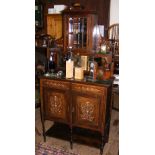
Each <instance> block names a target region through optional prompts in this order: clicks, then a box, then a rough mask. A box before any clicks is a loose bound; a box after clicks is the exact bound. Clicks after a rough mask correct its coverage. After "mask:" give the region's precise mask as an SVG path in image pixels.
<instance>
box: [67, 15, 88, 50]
mask: <svg viewBox="0 0 155 155" xmlns="http://www.w3.org/2000/svg"><path fill="white" fill-rule="evenodd" d="M68 29H69V30H68V31H69V35H68V46H71V47H73V48H85V47H86V42H87V19H86V18H84V17H81V18H78V17H75V18H69V25H68Z"/></svg>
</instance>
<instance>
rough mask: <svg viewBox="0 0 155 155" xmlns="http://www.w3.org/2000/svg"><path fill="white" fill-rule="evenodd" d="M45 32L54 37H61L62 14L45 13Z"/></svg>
mask: <svg viewBox="0 0 155 155" xmlns="http://www.w3.org/2000/svg"><path fill="white" fill-rule="evenodd" d="M47 34H49V35H51V36H52V37H54V38H55V39H59V38H61V37H62V15H61V14H48V15H47Z"/></svg>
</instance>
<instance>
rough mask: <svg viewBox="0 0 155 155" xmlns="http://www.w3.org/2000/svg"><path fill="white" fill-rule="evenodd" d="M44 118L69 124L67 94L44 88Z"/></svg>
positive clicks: (62, 91)
mask: <svg viewBox="0 0 155 155" xmlns="http://www.w3.org/2000/svg"><path fill="white" fill-rule="evenodd" d="M43 97H44V98H43V99H44V101H43V102H44V116H45V118H46V119H50V120H56V121H59V122H64V123H65V122H66V123H67V122H69V102H68V93H67V91H66V92H65V91H64V90H56V89H52V88H44V96H43Z"/></svg>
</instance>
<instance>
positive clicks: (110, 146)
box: [35, 108, 119, 155]
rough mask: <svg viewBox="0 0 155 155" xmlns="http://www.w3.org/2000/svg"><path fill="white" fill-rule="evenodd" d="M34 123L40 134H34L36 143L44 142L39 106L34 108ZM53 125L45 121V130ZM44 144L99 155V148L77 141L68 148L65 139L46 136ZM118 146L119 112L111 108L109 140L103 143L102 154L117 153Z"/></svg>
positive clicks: (83, 153) (81, 154)
mask: <svg viewBox="0 0 155 155" xmlns="http://www.w3.org/2000/svg"><path fill="white" fill-rule="evenodd" d="M35 125H36V128H37V129H38V131H39V132H40V133H41V135H39V134H37V132H36V136H35V141H36V143H39V142H41V143H44V142H43V136H42V126H41V120H40V111H39V108H37V109H36V117H35ZM52 125H53V122H51V121H46V122H45V128H46V131H47V130H48V129H49V128H50V127H51V126H52ZM46 144H48V145H52V146H55V147H58V148H63V149H65V150H68V151H70V152H75V153H79V154H80V155H99V154H100V150H99V149H98V148H95V147H90V146H87V145H82V144H78V143H74V144H73V149H72V150H71V149H70V143H69V142H68V141H65V140H61V139H57V138H53V137H46ZM118 148H119V112H118V111H115V110H112V118H111V122H110V134H109V141H108V143H106V144H105V147H104V150H103V155H118Z"/></svg>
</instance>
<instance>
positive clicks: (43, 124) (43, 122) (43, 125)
mask: <svg viewBox="0 0 155 155" xmlns="http://www.w3.org/2000/svg"><path fill="white" fill-rule="evenodd" d="M42 127H43V136H44V142H46V133H45V121H44V120H42Z"/></svg>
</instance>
